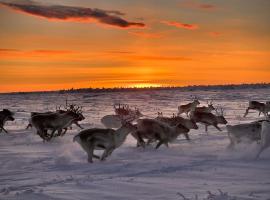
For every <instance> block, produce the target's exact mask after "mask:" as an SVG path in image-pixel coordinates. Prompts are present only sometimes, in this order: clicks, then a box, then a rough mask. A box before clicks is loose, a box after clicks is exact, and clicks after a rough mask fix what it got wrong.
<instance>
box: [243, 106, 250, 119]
mask: <svg viewBox="0 0 270 200" xmlns="http://www.w3.org/2000/svg"><path fill="white" fill-rule="evenodd" d="M249 109H250V108H249V107H248V108H247V109H246V112H245V114H244V117H246V116H247V114H248V112H249Z"/></svg>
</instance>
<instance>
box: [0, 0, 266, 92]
mask: <svg viewBox="0 0 270 200" xmlns="http://www.w3.org/2000/svg"><path fill="white" fill-rule="evenodd" d="M269 10H270V1H269V0H226V1H223V0H215V1H214V0H136V1H134V0H46V1H45V0H35V1H32V0H0V27H1V29H0V75H1V78H0V92H15V91H40V90H42V91H45V90H58V89H69V88H88V87H94V88H95V87H147V86H186V85H214V84H238V83H258V82H259V83H261V82H269V80H270V59H269V58H270V45H269V44H270V23H269V19H270V12H269Z"/></svg>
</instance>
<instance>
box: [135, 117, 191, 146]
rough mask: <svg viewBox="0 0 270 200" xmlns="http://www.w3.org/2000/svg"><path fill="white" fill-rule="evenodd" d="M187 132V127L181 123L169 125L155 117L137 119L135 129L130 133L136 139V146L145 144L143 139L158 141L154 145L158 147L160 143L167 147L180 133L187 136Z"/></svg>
mask: <svg viewBox="0 0 270 200" xmlns="http://www.w3.org/2000/svg"><path fill="white" fill-rule="evenodd" d="M188 132H189V129H188V128H186V127H185V126H183V125H181V124H177V125H176V126H169V125H168V124H166V123H163V122H161V121H158V120H155V119H139V120H138V124H137V130H136V131H135V132H133V133H132V136H133V137H134V138H135V139H136V140H137V146H143V147H144V146H145V142H144V140H143V139H148V140H149V141H158V144H157V145H156V147H155V148H156V149H158V148H159V147H160V146H161V145H162V144H164V145H166V146H167V147H168V146H169V145H168V143H169V142H172V141H174V140H175V139H176V138H177V137H178V136H179V135H180V134H184V135H185V136H186V138H188V136H187V133H188Z"/></svg>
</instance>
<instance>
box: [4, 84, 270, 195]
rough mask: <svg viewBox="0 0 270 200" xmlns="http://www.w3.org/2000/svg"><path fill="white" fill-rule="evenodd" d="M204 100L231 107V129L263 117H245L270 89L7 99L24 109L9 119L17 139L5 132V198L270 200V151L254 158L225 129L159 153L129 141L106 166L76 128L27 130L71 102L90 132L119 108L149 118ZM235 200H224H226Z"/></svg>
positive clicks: (197, 133)
mask: <svg viewBox="0 0 270 200" xmlns="http://www.w3.org/2000/svg"><path fill="white" fill-rule="evenodd" d="M190 95H197V96H198V97H199V98H200V99H201V101H202V102H206V100H207V99H213V100H214V104H220V105H222V106H224V107H225V111H226V118H227V119H228V121H229V124H239V123H244V122H248V121H253V120H256V119H258V117H257V115H258V113H254V112H253V113H251V114H250V115H248V117H247V118H242V116H243V114H244V111H245V108H246V107H247V102H248V100H250V99H254V100H259V101H265V100H267V99H268V100H269V99H270V89H261V90H258V89H257V90H254V89H249V90H233V91H230V90H227V91H202V92H179V91H151V92H150V91H140V92H128V93H109V94H102V93H99V94H93V93H91V94H69V95H67V94H42V95H40V94H21V95H0V109H2V108H9V109H11V110H12V111H15V112H16V115H15V117H16V121H14V122H9V123H8V124H7V126H6V129H7V130H9V131H10V133H9V134H3V133H2V134H1V135H0V199H5V200H6V199H7V200H8V199H27V200H29V199H30V200H31V199H39V200H43V199H44V200H48V199H53V200H64V199H65V200H66V199H70V200H73V199H82V200H83V199H87V200H89V199H94V200H99V199H115V200H122V199H123V200H127V199H131V200H132V199H134V200H138V199H140V200H146V199H147V200H148V199H154V200H158V199H170V200H177V199H183V198H182V197H180V195H179V194H178V193H181V194H184V195H185V196H186V197H188V198H194V197H195V195H196V194H197V195H198V197H199V199H203V198H205V197H206V196H207V191H211V192H213V193H219V192H218V189H221V190H222V191H223V192H228V194H229V195H230V196H232V197H237V199H260V200H261V199H263V200H266V199H270V149H267V150H266V151H265V152H263V154H262V155H261V157H260V159H259V160H254V156H255V151H256V149H257V148H258V146H257V144H251V145H245V144H242V145H240V146H238V147H237V149H236V150H234V151H230V150H228V149H226V146H227V145H228V143H229V140H228V138H227V133H226V130H225V127H224V126H223V127H222V129H223V131H222V132H218V131H217V130H215V129H214V128H210V129H209V134H208V135H207V134H206V133H205V132H204V127H203V126H200V129H199V130H193V131H191V134H190V136H191V139H192V141H191V142H187V141H186V140H184V138H178V140H177V141H176V142H175V143H174V144H171V145H170V148H166V147H161V148H160V149H158V150H155V149H154V148H152V147H148V148H146V149H144V150H143V149H140V148H136V147H135V140H134V139H133V138H132V137H128V139H127V141H126V142H125V143H124V145H123V146H121V147H120V148H119V149H117V150H116V151H115V152H114V153H113V154H112V156H111V157H109V158H108V160H107V161H105V162H99V161H97V162H95V163H94V164H88V163H87V158H86V154H85V153H84V151H82V149H81V148H80V147H79V145H78V144H76V143H73V142H72V138H73V136H74V135H75V134H76V133H78V129H76V128H75V127H74V129H73V130H72V131H69V133H68V134H67V135H66V136H65V137H63V138H57V139H55V140H53V141H52V142H50V143H43V142H42V140H41V139H40V138H39V137H38V136H37V135H35V133H34V131H33V130H25V127H26V125H27V119H28V117H29V113H30V112H31V111H48V110H54V109H55V106H56V105H59V104H64V103H65V99H66V98H68V100H70V101H72V102H73V103H77V104H80V105H83V106H84V113H85V116H86V120H85V121H84V122H83V123H82V125H83V126H84V127H86V128H90V127H102V125H101V124H100V118H101V117H102V116H104V115H106V114H112V113H113V109H112V105H113V104H114V103H128V104H130V105H131V106H137V107H139V108H140V110H141V111H142V112H143V113H144V114H145V115H149V116H153V117H154V116H156V114H155V113H157V112H158V111H163V113H164V114H165V115H166V114H167V115H171V114H172V113H173V112H174V113H176V111H177V105H179V104H180V103H182V104H183V103H185V102H187V101H189V100H190ZM221 199H222V200H225V199H228V198H220V200H221Z"/></svg>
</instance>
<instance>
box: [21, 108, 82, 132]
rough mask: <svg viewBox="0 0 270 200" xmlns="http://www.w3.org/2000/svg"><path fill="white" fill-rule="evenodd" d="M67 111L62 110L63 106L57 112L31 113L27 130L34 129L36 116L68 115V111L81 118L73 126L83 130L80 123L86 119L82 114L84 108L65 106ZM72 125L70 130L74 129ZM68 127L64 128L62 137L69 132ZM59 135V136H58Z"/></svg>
mask: <svg viewBox="0 0 270 200" xmlns="http://www.w3.org/2000/svg"><path fill="white" fill-rule="evenodd" d="M65 109H66V110H61V105H60V106H59V107H56V111H55V112H51V111H49V112H31V117H30V119H29V123H28V125H27V127H26V129H28V128H32V117H33V116H36V115H43V114H54V113H59V114H63V113H66V112H68V111H71V112H74V113H77V114H78V115H79V117H78V118H77V119H76V120H74V121H73V123H72V124H75V125H76V126H78V127H79V128H80V129H83V127H82V126H81V125H80V124H79V121H82V120H84V119H85V117H84V116H83V114H82V107H80V106H76V105H75V104H70V105H67V104H66V106H65ZM72 124H71V125H70V128H72ZM67 129H68V127H66V128H64V132H63V133H62V135H65V134H66V132H67ZM58 135H59V134H58Z"/></svg>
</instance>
